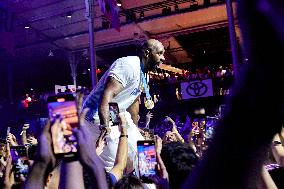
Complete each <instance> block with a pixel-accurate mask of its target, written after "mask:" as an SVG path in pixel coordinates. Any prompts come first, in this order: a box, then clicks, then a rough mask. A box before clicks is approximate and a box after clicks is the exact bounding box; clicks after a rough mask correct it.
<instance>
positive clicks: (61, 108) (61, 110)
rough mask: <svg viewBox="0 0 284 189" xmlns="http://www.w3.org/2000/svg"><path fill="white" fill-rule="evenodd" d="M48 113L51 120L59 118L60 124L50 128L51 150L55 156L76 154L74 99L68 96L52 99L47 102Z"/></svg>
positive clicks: (75, 109) (76, 122) (76, 123)
mask: <svg viewBox="0 0 284 189" xmlns="http://www.w3.org/2000/svg"><path fill="white" fill-rule="evenodd" d="M48 113H49V117H50V119H51V120H54V119H55V118H60V120H61V124H58V125H53V127H52V128H51V134H52V141H53V150H54V153H55V154H66V153H75V152H77V140H76V137H75V136H74V134H73V129H74V128H76V127H78V126H79V118H78V112H77V106H76V101H75V98H74V97H73V98H72V97H70V96H66V97H65V96H60V97H53V99H50V100H49V102H48Z"/></svg>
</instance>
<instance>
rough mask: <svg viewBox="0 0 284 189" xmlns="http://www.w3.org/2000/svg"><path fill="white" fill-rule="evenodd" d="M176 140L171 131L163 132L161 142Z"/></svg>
mask: <svg viewBox="0 0 284 189" xmlns="http://www.w3.org/2000/svg"><path fill="white" fill-rule="evenodd" d="M176 141H177V138H176V135H175V134H174V133H173V132H171V131H167V132H166V133H165V135H164V138H163V143H170V142H176Z"/></svg>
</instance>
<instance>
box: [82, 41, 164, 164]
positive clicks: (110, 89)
mask: <svg viewBox="0 0 284 189" xmlns="http://www.w3.org/2000/svg"><path fill="white" fill-rule="evenodd" d="M139 50H140V52H139V55H138V56H127V57H122V58H119V59H117V60H116V61H115V62H114V63H113V64H112V65H111V67H110V68H109V69H108V70H107V71H106V73H105V74H104V75H103V76H102V78H101V79H100V81H99V83H98V84H97V86H96V88H95V89H94V90H93V91H92V92H91V93H90V95H89V96H88V97H87V98H86V100H85V102H84V105H83V108H89V109H90V111H89V113H88V115H87V120H88V121H90V122H91V123H92V124H93V125H94V132H95V134H96V137H99V135H100V133H101V130H102V129H106V128H108V130H110V131H109V134H108V136H107V138H106V142H107V143H106V144H107V145H106V147H105V148H104V150H103V152H102V154H101V155H100V157H101V158H102V159H103V161H104V163H105V167H106V169H107V170H110V169H111V168H112V167H113V164H114V161H115V156H116V151H117V146H118V141H119V136H120V133H119V131H118V127H115V126H114V127H110V120H109V105H108V103H109V102H116V103H118V106H119V110H120V112H125V117H126V121H127V127H128V133H129V136H128V142H129V156H130V158H131V157H132V158H131V160H133V161H135V159H137V158H135V159H134V157H133V156H137V154H136V151H137V150H136V148H137V146H136V142H137V140H143V137H142V135H141V134H140V132H139V131H138V128H137V124H138V113H139V96H140V94H141V91H142V87H141V86H143V81H142V80H143V79H142V76H141V75H144V73H147V72H148V71H153V70H155V69H156V68H157V67H158V66H159V65H160V64H161V63H162V62H163V61H164V60H165V58H164V52H165V49H164V46H163V44H162V43H161V42H159V41H158V40H155V39H149V40H147V41H146V42H145V43H144V44H143V45H142V46H141V49H139ZM141 71H142V74H141Z"/></svg>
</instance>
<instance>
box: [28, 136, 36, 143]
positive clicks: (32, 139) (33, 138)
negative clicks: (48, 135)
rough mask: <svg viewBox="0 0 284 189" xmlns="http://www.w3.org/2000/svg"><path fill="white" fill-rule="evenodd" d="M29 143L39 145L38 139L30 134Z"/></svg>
mask: <svg viewBox="0 0 284 189" xmlns="http://www.w3.org/2000/svg"><path fill="white" fill-rule="evenodd" d="M27 141H28V143H30V144H32V145H37V143H38V142H37V139H36V138H35V137H33V136H30V137H29V138H28V139H27Z"/></svg>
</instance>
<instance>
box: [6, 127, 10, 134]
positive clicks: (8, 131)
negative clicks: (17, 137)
mask: <svg viewBox="0 0 284 189" xmlns="http://www.w3.org/2000/svg"><path fill="white" fill-rule="evenodd" d="M10 132H11V127H7V132H6V133H7V136H8V135H9V134H10Z"/></svg>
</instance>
